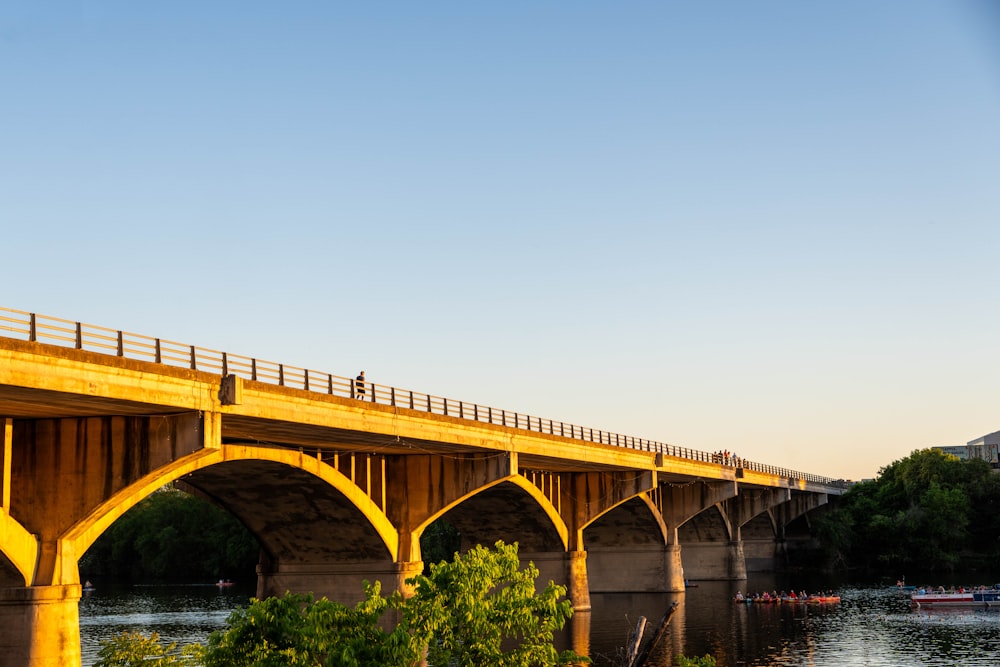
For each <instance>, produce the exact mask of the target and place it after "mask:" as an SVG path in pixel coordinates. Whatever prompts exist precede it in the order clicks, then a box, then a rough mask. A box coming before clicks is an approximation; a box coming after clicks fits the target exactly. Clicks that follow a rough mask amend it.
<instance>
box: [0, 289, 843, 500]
mask: <svg viewBox="0 0 1000 667" xmlns="http://www.w3.org/2000/svg"><path fill="white" fill-rule="evenodd" d="M0 335H2V336H4V337H7V338H16V339H21V340H27V341H29V342H37V343H48V344H51V345H59V346H62V347H72V348H75V349H77V350H85V351H89V352H96V353H100V354H107V355H112V356H116V357H123V358H128V359H135V360H138V361H151V362H154V363H157V364H163V365H166V366H174V367H180V368H189V369H191V370H198V371H205V372H209V373H216V374H218V375H237V376H239V377H242V378H244V379H246V380H252V381H256V382H264V383H267V384H274V385H279V386H284V387H295V388H298V389H305V390H307V391H315V392H319V393H324V394H330V395H333V396H341V397H346V398H352V399H355V400H362V401H368V402H371V403H377V404H381V405H391V406H396V407H402V408H409V409H411V410H422V411H425V412H429V413H433V414H438V415H446V416H451V417H457V418H459V419H469V420H472V421H477V422H483V423H488V424H497V425H501V426H508V427H510V428H516V429H522V430H526V431H533V432H536V433H547V434H550V435H557V436H560V437H564V438H572V439H574V440H581V441H584V442H592V443H599V444H604V445H613V446H616V447H627V448H630V449H636V450H640V451H647V452H657V453H660V454H663V455H666V456H673V457H677V458H683V459H688V460H692V461H703V462H706V463H720V464H723V465H730V466H732V467H738V468H742V469H743V470H752V471H755V472H761V473H766V474H771V475H777V476H780V477H787V478H788V479H789V480H790V481H795V480H804V481H806V482H811V483H816V484H823V485H826V486H833V487H838V488H844V487H846V486H848V484H849V483H848V482H845V481H844V480H837V479H832V478H829V477H823V476H821V475H813V474H810V473H803V472H798V471H795V470H789V469H787V468H782V467H778V466H771V465H766V464H763V463H757V462H754V461H747V460H745V459H735V457H730V458H724V457H723V456H722V455H720V454H719V453H717V452H716V453H713V452H704V451H700V450H697V449H690V448H688V447H677V446H675V445H670V444H667V443H663V442H657V441H654V440H647V439H645V438H636V437H634V436H629V435H621V434H619V433H612V432H609V431H603V430H601V429H595V428H590V427H585V426H578V425H576V424H568V423H566V422H561V421H555V420H552V419H545V418H543V417H535V416H532V415H526V414H524V413H519V412H512V411H510V410H504V409H501V408H494V407H491V406H485V405H479V404H477V403H468V402H465V401H459V400H455V399H451V398H445V397H442V396H433V395H430V394H424V393H420V392H415V391H410V390H408V389H398V388H396V387H391V386H387V385H381V384H375V383H372V382H368V381H367V380H366V381H365V382H364V385H363V387H362V386H360V385H359V384H358V383H357V382H356V381H355V380H354V379H353V378H350V377H343V376H339V375H333V374H332V373H321V372H319V371H313V370H309V369H306V368H299V367H297V366H288V365H286V364H279V363H275V362H272V361H265V360H262V359H256V358H254V357H247V356H243V355H237V354H230V353H227V352H221V351H219V350H212V349H207V348H202V347H196V346H194V345H185V344H182V343H177V342H174V341H169V340H163V339H161V338H153V337H150V336H143V335H140V334H133V333H128V332H125V331H120V330H117V329H108V328H106V327H101V326H95V325H91V324H82V323H80V322H73V321H71V320H64V319H59V318H57V317H50V316H46V315H38V314H36V313H29V312H25V311H20V310H12V309H9V308H0ZM362 389H363V390H364V391H361V390H362ZM737 463H738V465H736V464H737Z"/></svg>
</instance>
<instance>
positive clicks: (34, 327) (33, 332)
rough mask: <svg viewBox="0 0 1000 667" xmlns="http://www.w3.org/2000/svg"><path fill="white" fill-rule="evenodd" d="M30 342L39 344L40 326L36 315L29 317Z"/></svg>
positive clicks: (32, 314)
mask: <svg viewBox="0 0 1000 667" xmlns="http://www.w3.org/2000/svg"><path fill="white" fill-rule="evenodd" d="M28 340H29V341H30V342H32V343H37V342H38V324H37V322H36V321H35V314H34V313H30V314H29V315H28Z"/></svg>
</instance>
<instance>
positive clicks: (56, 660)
mask: <svg viewBox="0 0 1000 667" xmlns="http://www.w3.org/2000/svg"><path fill="white" fill-rule="evenodd" d="M80 595H81V587H80V584H67V585H62V586H32V587H30V588H3V589H0V667H79V665H80V664H81V657H80V609H79V603H80Z"/></svg>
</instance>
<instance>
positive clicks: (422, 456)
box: [0, 309, 846, 667]
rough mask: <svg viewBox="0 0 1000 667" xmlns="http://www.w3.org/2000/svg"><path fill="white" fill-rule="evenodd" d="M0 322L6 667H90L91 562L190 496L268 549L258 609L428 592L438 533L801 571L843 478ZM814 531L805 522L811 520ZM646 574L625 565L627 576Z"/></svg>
mask: <svg viewBox="0 0 1000 667" xmlns="http://www.w3.org/2000/svg"><path fill="white" fill-rule="evenodd" d="M358 389H359V388H358V387H357V386H356V383H355V381H353V380H352V379H351V378H347V377H339V376H335V375H332V374H328V373H319V372H316V371H310V370H307V369H302V368H296V367H290V366H285V365H282V364H276V363H271V362H265V361H261V360H258V359H253V358H250V357H243V356H236V355H230V354H227V353H224V352H218V351H215V350H207V349H203V348H198V347H194V346H191V345H182V344H179V343H174V342H170V341H163V340H160V339H156V338H150V337H146V336H139V335H135V334H129V333H125V332H122V331H117V330H113V329H106V328H103V327H95V326H89V325H83V324H80V323H77V322H70V321H66V320H60V319H57V318H52V317H43V316H39V315H36V314H33V313H26V312H22V311H14V310H9V309H0V424H2V426H3V449H2V450H0V462H2V476H0V501H2V512H0V665H3V666H8V665H10V666H16V667H24V666H31V667H39V666H43V665H44V666H46V667H47V666H50V665H51V666H55V665H59V666H65V665H70V666H72V665H79V664H80V638H79V617H78V601H79V599H80V595H81V587H80V578H79V571H78V567H77V562H78V560H79V558H80V557H81V556H82V555H83V554H84V553H85V552H86V550H87V549H88V547H89V546H90V545H91V544H93V542H94V540H96V539H97V537H98V536H99V535H101V533H102V532H104V531H105V530H107V528H108V527H109V526H110V525H111V524H112V523H113V522H114V521H115V520H116V519H117V518H119V517H120V516H121V515H122V514H123V513H124V512H125V511H126V510H128V509H129V508H130V507H132V506H134V505H135V504H136V503H138V502H139V501H140V500H142V499H143V498H145V497H146V496H148V495H149V494H151V493H152V492H154V491H155V490H157V489H159V488H160V487H162V486H164V485H165V484H169V483H176V484H177V485H178V486H180V487H182V488H185V489H187V490H190V491H193V492H195V493H198V494H200V495H202V496H204V497H206V498H209V499H211V500H212V501H214V502H215V503H217V504H218V505H220V506H222V507H224V508H226V509H227V510H228V511H229V512H231V513H232V514H234V515H235V516H236V517H238V518H239V519H240V520H241V521H242V522H243V523H244V524H245V525H246V526H247V527H248V528H249V529H250V530H251V531H252V532H253V534H254V535H255V536H256V537H257V539H258V541H259V542H260V544H261V558H260V563H259V566H258V583H257V596H258V597H266V596H270V595H281V594H283V593H284V592H285V591H286V590H290V591H295V592H308V591H311V592H314V593H315V594H316V595H317V597H319V596H324V595H325V596H327V597H329V598H331V599H335V600H340V601H343V602H347V603H351V602H354V601H356V600H358V599H360V598H361V596H362V584H361V582H362V580H364V579H368V580H370V581H375V580H380V581H381V582H382V584H383V587H384V588H386V589H392V588H398V589H401V590H404V591H405V589H406V586H405V583H404V582H405V580H406V579H407V578H408V577H410V576H412V575H414V574H416V573H419V572H420V571H421V570H422V568H423V565H424V563H423V561H422V558H421V553H420V536H421V534H422V532H423V531H424V530H425V529H426V528H427V527H428V526H429V525H430V524H432V523H433V522H434V521H436V520H438V519H441V518H443V519H445V520H446V521H448V522H449V523H451V524H452V525H454V526H455V527H456V528H457V529H458V530H459V532H460V533H461V537H462V542H463V549H464V548H467V547H468V546H471V545H473V544H477V543H480V544H493V543H494V542H495V541H497V540H499V539H502V540H504V541H506V542H508V543H510V542H515V541H516V542H518V543H519V549H520V554H521V556H522V558H523V559H524V560H526V561H527V560H531V561H533V562H534V563H535V565H536V566H537V567H538V568H539V570H540V571H541V580H542V581H543V582H544V581H548V580H550V579H551V580H554V581H556V582H557V583H562V584H565V585H566V586H567V587H568V591H569V597H570V599H571V600H572V602H573V604H574V607H575V608H576V609H578V610H585V609H589V607H590V594H591V593H592V592H615V591H641V592H669V591H676V592H680V591H683V590H684V581H685V578H690V579H733V580H739V579H745V578H746V576H747V571H748V570H751V571H752V570H755V569H761V570H766V569H772V568H774V567H775V565H776V564H778V563H780V560H781V558H782V555H783V554H782V549H783V546H784V544H785V537H786V536H785V531H786V529H787V528H788V526H789V525H790V524H792V522H793V521H796V520H799V519H800V518H802V517H804V516H805V515H806V513H807V512H809V511H810V510H813V509H815V508H817V507H819V506H821V505H823V504H824V503H826V502H827V499H828V497H829V495H831V494H840V493H842V492H843V490H844V488H845V486H846V484H845V483H843V482H840V481H838V480H832V479H828V478H825V477H821V476H817V475H810V474H805V473H800V472H795V471H791V470H786V469H783V468H779V467H775V466H770V465H764V464H761V463H755V462H750V461H743V460H723V459H720V457H718V456H716V455H714V454H710V453H708V452H700V451H697V450H691V449H685V448H680V447H675V446H671V445H668V444H665V443H660V442H654V441H650V440H644V439H640V438H634V437H631V436H624V435H619V434H615V433H608V432H605V431H601V430H597V429H592V428H585V427H580V426H577V425H572V424H566V423H562V422H557V421H553V420H548V419H542V418H538V417H534V416H529V415H524V414H517V413H512V412H509V411H505V410H502V409H497V408H492V407H486V406H482V405H475V404H469V403H464V402H462V401H457V400H452V399H446V398H442V397H436V396H430V395H426V394H420V393H417V392H412V391H406V390H400V389H396V388H393V387H388V386H382V385H373V384H370V383H368V384H366V385H365V387H364V389H365V392H364V393H363V394H361V393H359V392H358ZM800 523H801V521H800ZM626 562H627V563H628V567H622V564H623V563H626Z"/></svg>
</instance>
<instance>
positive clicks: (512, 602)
mask: <svg viewBox="0 0 1000 667" xmlns="http://www.w3.org/2000/svg"><path fill="white" fill-rule="evenodd" d="M495 546H496V549H495V550H493V551H491V550H489V549H487V548H485V547H483V546H482V545H477V546H476V547H474V548H473V549H471V550H470V551H469V552H467V553H466V554H463V555H462V556H459V557H456V558H455V560H454V561H453V562H451V563H445V562H442V563H438V564H437V565H432V566H431V567H430V575H429V576H426V577H424V576H418V577H414V578H413V579H411V580H410V582H412V583H413V584H415V593H414V595H413V597H412V598H410V599H409V600H407V601H406V604H405V605H404V607H403V622H404V624H405V625H406V626H407V627H409V628H410V629H411V630H412V631H413V632H414V634H415V635H417V636H429V637H430V638H431V639H432V641H431V642H430V643H429V646H428V651H427V660H428V662H429V663H431V664H433V665H463V666H464V665H468V666H473V665H495V666H497V667H529V666H533V665H568V664H571V663H572V662H574V661H579V660H580V659H581V658H580V656H577V655H575V654H574V653H573V652H572V651H565V652H563V653H559V652H558V651H556V649H555V647H554V646H553V644H552V641H553V637H554V633H555V631H556V630H559V629H561V628H562V627H563V625H564V624H565V622H566V620H567V619H569V617H570V616H572V614H573V608H572V604H571V603H570V601H569V600H566V599H564V597H563V596H564V595H565V594H566V588H565V587H564V586H559V585H556V584H554V583H553V582H551V581H550V582H549V583H548V585H547V586H546V587H545V589H544V590H543V591H542V592H541V593H536V592H535V580H536V579H537V578H538V569H537V568H536V567H535V566H534V564H533V563H529V564H528V565H527V567H525V568H524V569H523V570H522V569H520V562H519V560H518V557H517V545H516V544H513V545H506V544H504V543H503V542H502V541H501V542H497V543H496V545H495Z"/></svg>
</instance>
